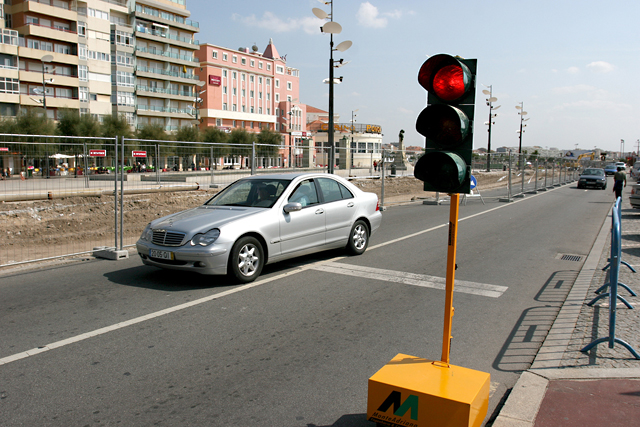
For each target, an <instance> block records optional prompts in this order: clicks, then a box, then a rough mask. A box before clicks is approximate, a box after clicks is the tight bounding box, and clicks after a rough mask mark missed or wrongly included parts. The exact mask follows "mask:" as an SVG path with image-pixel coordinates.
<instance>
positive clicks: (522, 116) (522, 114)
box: [516, 102, 529, 154]
mask: <svg viewBox="0 0 640 427" xmlns="http://www.w3.org/2000/svg"><path fill="white" fill-rule="evenodd" d="M516 110H520V112H518V114H519V115H520V130H518V131H516V133H518V134H519V135H520V144H519V145H518V154H520V153H522V133H523V132H524V129H523V127H527V125H525V124H523V122H526V121H528V120H529V118H526V119H525V118H524V116H526V115H527V114H529V113H527V112H526V111H524V102H521V103H520V105H516Z"/></svg>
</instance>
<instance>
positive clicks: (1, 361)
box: [0, 187, 562, 366]
mask: <svg viewBox="0 0 640 427" xmlns="http://www.w3.org/2000/svg"><path fill="white" fill-rule="evenodd" d="M559 188H562V187H558V188H554V189H552V190H550V191H547V192H545V193H538V194H535V195H532V196H531V197H527V198H524V199H520V200H516V201H514V202H512V203H506V204H504V205H501V206H497V207H495V208H492V209H489V210H487V211H482V212H478V213H477V214H474V215H470V216H468V217H465V218H461V219H459V221H465V220H468V219H471V218H474V217H476V216H480V215H484V214H487V213H490V212H493V211H495V210H498V209H502V208H506V207H509V206H513V205H515V204H516V203H521V202H523V201H525V200H531V199H532V198H534V197H538V196H541V195H543V194H549V193H551V192H552V191H555V190H557V189H559ZM447 225H448V223H447V224H442V225H439V226H436V227H431V228H428V229H426V230H422V231H419V232H417V233H413V234H409V235H406V236H404V237H399V238H397V239H393V240H388V241H386V242H384V243H380V244H378V245H375V246H369V248H368V250H374V249H378V248H381V247H383V246H387V245H390V244H392V243H397V242H401V241H403V240H406V239H411V238H413V237H416V236H419V235H421V234H424V233H428V232H430V231H433V230H437V229H438V228H442V227H446V226H447ZM344 258H346V257H344V256H340V257H335V258H332V259H328V260H324V261H319V262H316V263H313V264H310V265H307V266H304V267H299V268H296V269H293V270H291V271H288V272H286V273H283V274H279V275H277V276H273V277H269V278H265V279H260V280H257V281H255V282H253V283H249V284H248V285H244V286H239V287H237V288H234V289H230V290H228V291H225V292H220V293H218V294H215V295H210V296H208V297H204V298H200V299H197V300H195V301H191V302H188V303H184V304H180V305H177V306H175V307H169V308H167V309H164V310H161V311H156V312H155V313H150V314H147V315H145V316H140V317H136V318H135V319H131V320H127V321H126V322H121V323H117V324H115V325H111V326H107V327H104V328H101V329H96V330H94V331H90V332H87V333H84V334H81V335H76V336H75V337H70V338H67V339H64V340H61V341H56V342H54V343H51V344H47V345H44V346H41V347H37V348H33V349H31V350H27V351H23V352H22V353H16V354H13V355H11V356H7V357H3V358H0V366H2V365H4V364H6V363H10V362H15V361H16V360H20V359H24V358H26V357H29V356H33V355H36V354H39V353H42V352H45V351H49V350H51V349H54V348H59V347H63V346H65V345H69V344H73V343H77V342H80V341H83V340H86V339H88V338H92V337H96V336H98V335H102V334H106V333H108V332H111V331H115V330H118V329H122V328H125V327H127V326H131V325H135V324H136V323H140V322H144V321H146V320H149V319H154V318H157V317H160V316H164V315H165V314H170V313H175V312H176V311H180V310H184V309H186V308H189V307H194V306H196V305H199V304H203V303H205V302H209V301H213V300H216V299H218V298H222V297H225V296H227V295H231V294H235V293H236V292H241V291H244V290H247V289H251V288H255V287H257V286H260V285H264V284H265V283H269V282H272V281H274V280H279V279H281V278H284V277H288V276H292V275H294V274H297V273H300V272H302V271H306V270H310V269H313V268H315V267H317V266H319V265H322V264H328V263H331V262H335V261H339V260H341V259H344Z"/></svg>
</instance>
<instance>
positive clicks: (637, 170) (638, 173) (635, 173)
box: [629, 162, 640, 180]
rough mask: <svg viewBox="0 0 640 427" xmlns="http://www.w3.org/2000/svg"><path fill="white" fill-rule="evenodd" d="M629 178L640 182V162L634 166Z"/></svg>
mask: <svg viewBox="0 0 640 427" xmlns="http://www.w3.org/2000/svg"><path fill="white" fill-rule="evenodd" d="M629 176H630V177H631V178H635V179H638V180H640V162H635V163H634V164H633V167H632V168H631V170H630V171H629Z"/></svg>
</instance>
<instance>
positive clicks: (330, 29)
mask: <svg viewBox="0 0 640 427" xmlns="http://www.w3.org/2000/svg"><path fill="white" fill-rule="evenodd" d="M321 3H324V4H330V5H331V13H329V14H328V13H327V12H325V11H324V10H322V9H319V8H317V7H314V8H313V9H312V12H313V14H314V15H315V16H316V17H318V18H320V19H330V21H329V22H327V23H325V24H324V25H323V26H322V27H320V31H321V32H323V33H329V34H330V35H331V40H330V42H329V47H330V49H329V134H328V143H329V156H328V158H329V167H328V172H329V173H333V166H334V163H335V142H334V135H333V133H334V129H333V85H334V84H335V81H334V78H333V68H334V67H341V66H343V65H345V63H344V61H343V60H342V59H340V60H339V61H334V60H333V52H334V50H335V51H339V52H344V51H345V50H347V49H349V48H350V47H351V44H352V42H351V41H349V40H346V41H343V42H342V43H340V44H338V46H336V47H335V49H334V47H333V35H334V34H340V33H341V32H342V26H341V25H340V24H338V23H337V22H334V21H333V1H327V2H325V1H322V0H321ZM336 63H338V65H337V66H336V65H335V64H336ZM340 81H342V77H341V78H340Z"/></svg>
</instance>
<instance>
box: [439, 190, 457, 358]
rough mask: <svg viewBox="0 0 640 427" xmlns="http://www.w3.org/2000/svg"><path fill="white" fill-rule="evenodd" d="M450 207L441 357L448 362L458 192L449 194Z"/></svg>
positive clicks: (452, 312) (452, 311) (454, 271)
mask: <svg viewBox="0 0 640 427" xmlns="http://www.w3.org/2000/svg"><path fill="white" fill-rule="evenodd" d="M449 196H450V197H451V208H450V210H449V248H448V252H447V277H446V288H445V293H446V296H445V305H444V330H443V332H442V357H441V358H440V360H441V361H442V362H443V363H446V364H447V365H448V364H449V354H450V352H451V338H452V337H451V324H452V322H453V314H454V308H453V285H454V280H455V275H456V244H457V241H458V211H459V207H460V194H458V193H455V194H450V195H449Z"/></svg>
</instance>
